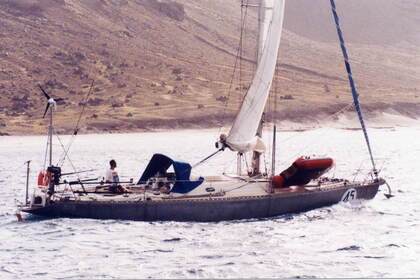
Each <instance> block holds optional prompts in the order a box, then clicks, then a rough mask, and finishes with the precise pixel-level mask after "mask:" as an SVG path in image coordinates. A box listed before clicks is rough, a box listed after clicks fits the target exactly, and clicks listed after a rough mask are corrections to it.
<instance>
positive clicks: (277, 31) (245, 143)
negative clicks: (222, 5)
mask: <svg viewBox="0 0 420 280" xmlns="http://www.w3.org/2000/svg"><path fill="white" fill-rule="evenodd" d="M261 2H262V3H261V14H260V20H261V24H260V30H259V38H260V42H259V48H260V51H259V55H258V56H259V57H258V66H257V70H256V72H255V75H254V79H253V81H252V84H251V86H250V87H249V90H248V92H247V94H246V96H245V98H244V100H243V103H242V106H241V108H240V110H239V113H238V115H237V116H236V119H235V121H234V123H233V126H232V128H231V130H230V132H229V134H228V136H227V139H226V143H227V145H228V146H229V147H230V148H231V149H232V150H235V151H238V152H248V151H258V152H262V151H264V150H265V145H264V143H263V142H262V140H261V139H260V138H259V137H257V136H256V132H257V129H258V125H259V123H260V120H261V117H262V114H263V112H264V107H265V104H266V102H267V98H268V94H269V92H270V87H271V83H272V80H273V76H274V71H275V68H276V63H277V53H278V49H279V46H280V38H281V32H282V28H283V17H284V3H285V0H262V1H261ZM261 49H262V50H261Z"/></svg>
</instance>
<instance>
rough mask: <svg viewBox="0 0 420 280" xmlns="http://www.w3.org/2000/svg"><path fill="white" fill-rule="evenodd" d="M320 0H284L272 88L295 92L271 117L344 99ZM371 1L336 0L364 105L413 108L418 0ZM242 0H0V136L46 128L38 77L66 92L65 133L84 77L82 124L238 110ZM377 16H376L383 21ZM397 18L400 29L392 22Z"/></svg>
mask: <svg viewBox="0 0 420 280" xmlns="http://www.w3.org/2000/svg"><path fill="white" fill-rule="evenodd" d="M319 1H320V0H316V1H308V0H306V1H304V0H296V1H289V2H288V3H287V4H288V6H287V10H286V15H287V16H286V19H285V29H286V30H285V31H284V36H283V39H282V44H281V49H280V54H279V56H280V59H279V66H280V67H279V71H278V73H277V78H276V82H275V83H274V87H275V88H276V91H277V92H278V95H279V96H289V95H291V96H292V98H291V99H290V98H285V99H280V102H279V104H278V106H277V109H278V111H279V112H278V113H277V114H276V116H277V117H279V118H289V119H300V117H299V116H302V115H303V114H302V113H303V112H304V110H303V109H305V110H307V109H308V108H309V109H310V111H311V114H315V115H316V114H318V113H320V112H324V113H327V114H329V113H333V112H335V111H337V110H339V109H340V108H342V107H343V106H345V105H346V104H349V103H351V97H350V94H349V91H348V86H347V82H346V76H345V71H344V67H343V63H342V58H341V54H340V50H339V47H338V44H337V42H336V39H335V37H334V36H335V35H334V32H335V30H334V25H333V23H332V18H331V15H330V14H329V13H330V11H329V7H328V6H327V5H325V3H321V2H319ZM318 2H319V3H318ZM323 2H327V1H323ZM379 2H380V3H379ZM368 3H371V4H366V2H365V4H364V5H365V6H363V9H361V8H360V9H359V8H358V7H357V6H356V5H354V4H353V5H352V4H348V2H346V1H343V0H342V1H338V6H339V12H340V15H341V18H342V22H343V29H344V32H345V35H346V37H347V38H348V40H349V46H348V47H349V52H350V56H351V59H352V63H353V70H354V74H355V79H356V81H357V82H358V84H359V88H360V93H361V96H362V99H363V101H364V104H365V106H364V107H365V108H366V109H368V110H372V111H374V110H383V109H386V108H394V109H396V110H399V112H400V113H404V114H414V113H415V112H417V110H418V107H417V102H416V101H417V97H418V95H420V75H419V74H420V72H419V69H418V65H419V64H420V57H419V42H418V36H416V34H415V32H412V30H414V29H413V28H414V27H416V26H418V17H416V15H418V11H419V10H418V8H419V7H418V6H419V5H418V4H417V3H416V1H415V0H404V1H394V0H383V1H382V0H381V1H379V0H375V1H369V2H368ZM381 3H382V4H381ZM239 4H240V3H239V1H223V0H201V1H194V0H183V1H181V0H179V1H157V0H135V1H126V0H92V1H76V0H20V1H13V0H0V28H1V29H0V30H1V31H0V61H1V64H0V65H1V69H0V104H1V106H0V133H9V134H22V133H42V132H44V131H45V127H44V125H45V122H46V121H45V120H43V119H42V114H43V110H44V106H45V100H44V98H43V97H42V95H41V94H40V92H39V90H38V89H37V84H38V83H40V84H42V85H44V87H45V88H46V89H47V91H49V92H51V93H52V94H53V95H55V96H59V97H64V98H65V100H66V103H65V104H64V105H61V106H59V108H58V111H57V114H56V116H57V122H58V125H57V127H60V128H62V130H63V131H70V129H71V128H73V127H74V125H75V120H76V119H77V117H78V116H79V113H80V111H81V105H82V104H83V100H84V98H85V97H86V95H87V92H88V91H89V88H90V85H91V82H92V80H94V88H93V91H92V93H91V94H90V96H89V101H88V105H89V106H88V107H87V109H86V113H85V117H86V120H85V121H84V128H85V129H86V130H85V131H98V130H99V131H121V130H124V131H127V130H136V129H153V128H156V127H170V128H172V127H188V126H203V125H211V126H218V125H220V124H221V123H224V122H225V121H227V120H229V119H230V118H232V116H233V115H234V114H235V112H236V110H237V108H238V106H239V103H240V102H241V98H242V96H243V94H244V90H243V89H244V88H246V86H247V85H248V84H249V80H250V79H251V77H252V73H253V70H254V69H255V64H254V63H253V61H254V45H255V40H256V38H255V37H256V36H255V33H256V32H255V30H256V25H255V21H256V11H255V8H251V7H249V8H247V9H246V10H245V8H244V10H243V11H242V12H243V14H246V15H247V21H246V29H245V33H244V34H243V40H244V42H245V43H244V47H243V49H244V53H243V56H244V58H245V59H244V60H243V62H242V63H241V69H242V71H241V74H240V75H239V73H238V70H236V72H235V76H234V79H233V84H232V85H231V80H232V74H233V73H234V65H235V61H236V55H237V49H238V44H239V34H240V18H241V10H240V5H239ZM378 5H379V6H380V7H381V9H384V10H382V13H383V14H388V12H389V11H393V14H392V15H391V16H390V18H392V19H395V17H400V16H403V19H401V22H399V24H394V23H392V22H389V20H388V18H384V17H381V16H380V14H378V15H376V16H375V17H373V19H372V16H371V13H373V12H377V11H378ZM340 7H341V8H342V9H340ZM377 18H383V21H382V22H380V26H377V25H375V22H377V21H376V19H377ZM362 19H366V20H365V21H363V20H362ZM368 19H369V20H368ZM402 25H403V26H406V27H407V28H406V30H408V31H407V32H397V31H396V30H397V29H395V28H398V27H399V26H402ZM391 27H393V28H391ZM394 27H395V28H394ZM360 30H362V31H363V32H361V31H360ZM387 30H388V31H389V32H388V33H386V32H385V31H387ZM410 30H411V31H410ZM347 35H348V36H347ZM239 76H240V77H241V79H242V82H241V83H239ZM225 100H228V102H227V104H226V102H224V101H225Z"/></svg>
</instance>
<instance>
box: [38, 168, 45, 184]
mask: <svg viewBox="0 0 420 280" xmlns="http://www.w3.org/2000/svg"><path fill="white" fill-rule="evenodd" d="M43 185H44V172H42V171H39V174H38V186H43Z"/></svg>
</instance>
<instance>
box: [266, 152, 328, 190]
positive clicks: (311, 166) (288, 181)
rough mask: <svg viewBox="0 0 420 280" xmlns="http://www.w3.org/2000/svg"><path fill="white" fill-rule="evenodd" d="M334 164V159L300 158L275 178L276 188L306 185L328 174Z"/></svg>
mask: <svg viewBox="0 0 420 280" xmlns="http://www.w3.org/2000/svg"><path fill="white" fill-rule="evenodd" d="M333 163H334V161H333V159H332V158H306V157H300V158H298V159H297V160H295V162H293V164H292V165H291V166H290V167H289V168H287V169H286V170H284V171H283V172H282V173H280V175H278V176H274V178H273V185H274V187H275V188H285V187H289V186H302V185H306V184H308V183H309V182H310V181H311V180H314V179H317V178H319V177H320V176H321V175H322V174H324V173H325V172H327V171H328V170H329V169H330V168H331V167H332V166H333Z"/></svg>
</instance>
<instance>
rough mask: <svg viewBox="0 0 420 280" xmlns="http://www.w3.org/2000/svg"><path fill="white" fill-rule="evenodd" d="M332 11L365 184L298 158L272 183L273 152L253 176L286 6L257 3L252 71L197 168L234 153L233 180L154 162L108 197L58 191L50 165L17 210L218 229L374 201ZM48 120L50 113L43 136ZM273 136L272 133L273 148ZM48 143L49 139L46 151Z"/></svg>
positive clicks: (106, 191) (374, 180)
mask: <svg viewBox="0 0 420 280" xmlns="http://www.w3.org/2000/svg"><path fill="white" fill-rule="evenodd" d="M331 5H332V11H333V15H334V19H335V21H336V26H337V31H338V34H339V39H340V43H341V48H342V50H343V54H344V58H345V64H346V69H347V71H348V76H349V81H350V86H351V89H352V93H353V97H354V105H355V108H356V110H357V113H358V116H359V119H360V121H361V125H362V128H363V132H364V135H365V138H366V142H367V143H368V148H369V152H370V155H371V161H372V165H373V170H372V173H371V174H372V176H371V179H369V180H367V181H363V182H350V181H348V180H345V179H337V178H336V179H326V178H321V177H320V176H321V175H322V174H324V173H325V172H327V171H328V170H329V169H330V168H331V167H332V166H333V163H334V162H333V159H331V158H309V157H300V158H298V159H297V160H296V161H295V162H293V163H292V165H291V166H290V167H289V168H288V169H286V170H284V171H283V172H281V173H280V174H279V175H276V174H275V167H274V166H275V165H274V162H275V147H273V155H272V159H271V160H272V167H271V172H268V173H270V174H265V173H262V172H260V168H259V165H260V160H259V159H260V156H261V154H262V153H265V151H266V144H265V143H264V142H263V140H262V139H261V132H262V121H261V120H262V117H263V112H264V108H265V106H266V103H267V100H268V96H269V93H270V88H271V84H272V81H273V77H274V74H275V69H276V64H277V55H278V50H279V46H280V39H281V33H282V25H283V18H284V8H285V0H261V3H260V5H259V35H258V38H259V44H258V58H257V59H258V63H257V68H256V71H255V74H254V77H253V80H252V83H251V85H250V87H249V89H248V90H247V93H246V95H245V97H244V100H243V102H242V105H241V107H240V110H239V112H238V113H237V115H236V118H235V120H234V122H233V125H232V127H231V129H230V131H229V132H228V133H227V134H222V135H220V138H219V140H218V141H217V143H216V147H217V150H216V151H215V152H214V153H213V154H212V155H210V156H208V157H206V158H205V159H204V160H202V161H201V162H199V164H205V162H206V161H208V160H211V157H212V156H214V155H215V154H218V153H222V152H224V153H228V152H229V151H233V152H236V153H237V154H238V166H237V174H236V175H235V176H227V175H220V176H207V177H199V178H198V179H196V180H191V179H190V174H191V169H192V166H191V165H190V164H189V163H187V162H183V161H179V160H174V159H171V158H169V157H168V156H165V155H162V154H155V155H153V157H152V159H151V160H150V162H149V163H148V165H147V167H146V169H145V170H144V172H143V174H142V176H141V178H140V179H139V180H138V181H137V182H136V183H129V184H126V185H124V189H125V192H122V193H113V192H112V191H111V187H112V186H108V185H106V184H105V185H104V184H97V183H95V182H90V183H89V182H81V181H78V182H71V183H70V184H72V185H73V189H72V190H71V191H69V188H68V187H67V186H68V185H69V183H62V182H61V180H60V178H61V176H62V175H61V170H60V169H59V168H58V167H54V166H52V164H51V161H50V167H48V172H49V175H47V176H50V177H51V180H49V183H48V186H47V187H45V188H44V189H42V190H41V191H37V192H36V193H35V194H34V195H33V197H32V198H31V199H30V200H27V201H26V203H24V204H23V205H21V206H20V210H22V211H24V212H27V213H32V214H36V215H43V216H50V217H78V218H82V217H83V218H96V219H129V220H144V221H154V220H174V221H222V220H233V219H249V218H263V217H272V216H277V215H281V214H285V213H294V212H300V211H306V210H310V209H314V208H318V207H323V206H328V205H332V204H334V203H338V202H340V201H349V200H354V199H372V198H374V197H375V195H376V193H377V192H378V188H379V186H380V185H382V184H385V181H384V180H383V179H381V178H379V177H378V172H377V171H376V168H375V163H374V161H373V156H372V154H371V148H370V144H369V139H368V135H367V132H366V129H365V125H364V122H363V118H362V112H361V109H360V105H359V102H358V94H357V92H356V88H355V85H354V81H353V79H352V75H351V68H350V64H349V63H348V57H347V52H346V49H345V45H344V38H343V35H342V32H341V30H340V26H339V20H338V16H337V13H336V10H335V3H334V1H333V0H331ZM50 110H52V106H51V107H50ZM52 116H53V115H52V111H51V113H50V117H51V121H50V136H51V133H52ZM275 135H276V131H275V126H274V136H273V143H274V144H275ZM51 141H52V138H50V145H51ZM273 146H275V145H273ZM245 153H253V158H252V170H251V171H250V172H246V174H244V173H243V172H242V168H241V161H242V157H243V155H244V154H245ZM50 157H52V155H50ZM194 167H195V166H194ZM169 170H171V171H172V172H169ZM61 185H64V188H61V187H60V186H61ZM76 185H80V187H81V188H79V189H75V188H74V186H76ZM88 185H93V186H92V187H88Z"/></svg>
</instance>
